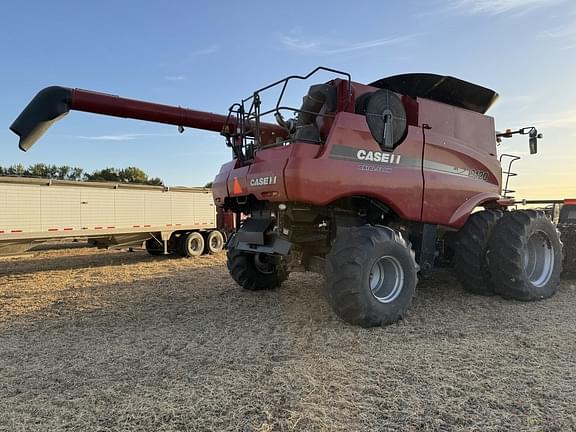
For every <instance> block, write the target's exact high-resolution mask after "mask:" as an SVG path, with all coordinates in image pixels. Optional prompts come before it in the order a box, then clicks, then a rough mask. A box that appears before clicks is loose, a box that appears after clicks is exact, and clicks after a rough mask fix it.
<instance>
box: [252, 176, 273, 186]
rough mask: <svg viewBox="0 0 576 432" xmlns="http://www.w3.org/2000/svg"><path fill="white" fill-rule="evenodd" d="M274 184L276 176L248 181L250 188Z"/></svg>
mask: <svg viewBox="0 0 576 432" xmlns="http://www.w3.org/2000/svg"><path fill="white" fill-rule="evenodd" d="M275 184H276V176H270V177H256V178H253V179H250V186H269V185H275Z"/></svg>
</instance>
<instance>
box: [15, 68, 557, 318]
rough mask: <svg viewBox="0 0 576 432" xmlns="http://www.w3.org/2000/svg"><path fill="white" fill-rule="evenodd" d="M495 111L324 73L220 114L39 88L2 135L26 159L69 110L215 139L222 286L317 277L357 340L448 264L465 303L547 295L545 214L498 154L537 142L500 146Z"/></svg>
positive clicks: (549, 267) (434, 86)
mask: <svg viewBox="0 0 576 432" xmlns="http://www.w3.org/2000/svg"><path fill="white" fill-rule="evenodd" d="M318 73H324V74H330V75H332V77H331V79H329V80H328V81H326V80H322V81H320V82H316V83H314V84H313V85H312V86H310V88H309V91H308V92H307V94H306V95H304V98H303V101H302V104H301V105H300V106H297V107H293V106H287V105H285V103H284V102H283V101H284V100H285V98H284V97H285V95H286V92H287V89H288V87H289V84H290V83H292V82H294V81H300V82H302V81H304V80H309V79H310V78H312V77H313V76H315V75H316V74H318ZM271 94H275V96H273V98H272V99H270V95H271ZM497 97H498V94H497V93H496V92H495V91H494V90H491V89H489V88H486V87H483V86H480V85H477V84H473V83H470V82H467V81H464V80H461V79H458V78H454V77H450V76H443V75H436V74H430V73H410V74H402V75H395V76H390V77H384V78H381V79H377V80H375V81H373V82H371V83H367V84H366V83H359V82H356V81H353V80H352V78H351V75H350V74H349V73H347V72H342V71H337V70H334V69H330V68H324V67H319V68H316V69H315V70H313V71H312V72H311V73H309V74H307V75H304V76H299V75H291V76H288V77H286V78H284V79H281V80H279V81H276V82H274V83H272V84H270V85H267V86H265V87H262V88H260V89H258V90H256V91H254V92H252V94H250V95H249V96H247V97H246V98H244V99H241V100H240V101H239V102H237V103H234V104H232V105H231V106H230V108H229V109H228V112H227V114H212V113H207V112H202V111H196V110H191V109H186V108H182V107H176V106H168V105H161V104H155V103H150V102H144V101H138V100H134V99H126V98H122V97H119V96H114V95H107V94H103V93H96V92H91V91H87V90H80V89H72V88H66V87H49V88H46V89H44V90H42V91H41V92H40V93H38V94H37V95H36V97H35V98H34V99H33V100H32V101H31V102H30V103H29V104H28V106H27V107H26V108H25V109H24V111H23V112H22V113H21V114H20V115H19V116H18V118H17V119H16V120H15V121H14V123H13V124H12V126H11V130H12V131H13V132H14V133H16V134H17V135H18V136H19V137H20V142H19V146H20V148H21V149H22V150H28V149H29V148H30V147H31V146H32V145H33V144H34V143H35V142H36V141H37V140H38V138H39V137H40V136H41V135H42V134H43V133H44V132H45V131H46V129H47V128H49V127H50V126H51V125H52V123H54V122H55V121H57V120H59V119H60V118H62V117H63V116H64V115H65V114H67V113H68V112H69V111H71V110H78V111H84V112H93V113H98V114H104V115H110V116H115V117H127V118H134V119H140V120H147V121H153V122H159V123H165V124H172V125H175V126H178V128H179V130H183V129H184V128H185V127H192V128H199V129H204V130H211V131H216V132H220V133H221V134H222V135H223V136H224V138H225V142H226V144H227V145H228V147H230V149H231V151H232V154H233V157H232V160H231V161H230V162H228V163H226V164H224V165H223V166H222V167H221V169H220V172H219V173H218V174H217V175H216V177H215V180H214V183H213V193H214V200H215V203H216V205H217V206H218V207H219V208H222V209H224V210H227V211H231V212H234V213H235V215H236V218H237V219H236V220H237V224H236V226H237V227H238V228H237V230H236V231H235V233H234V234H233V235H232V236H231V238H230V239H229V241H228V242H227V248H228V253H227V257H228V262H227V265H228V269H229V272H230V275H231V277H232V278H233V279H234V280H235V281H236V282H237V283H238V285H240V286H241V287H242V288H244V289H247V290H254V291H255V290H265V289H272V288H276V287H278V286H280V285H281V284H282V282H283V281H284V280H285V279H286V278H287V277H288V274H289V273H290V272H291V271H302V270H311V271H318V272H321V273H323V274H324V275H325V281H326V282H325V292H326V296H327V299H328V301H329V302H330V304H331V305H332V307H333V309H334V311H335V313H336V314H337V315H338V316H339V317H341V318H342V319H343V320H345V321H347V322H349V323H352V324H356V325H361V326H365V327H368V326H377V325H386V324H390V323H393V322H395V321H397V320H399V319H401V318H402V317H403V316H404V314H405V313H406V311H407V310H408V308H409V305H410V303H411V301H412V298H413V296H414V294H415V290H416V285H417V281H418V276H419V275H426V274H428V273H430V272H431V271H432V269H433V268H434V266H435V265H436V263H437V262H438V260H439V259H441V258H443V257H442V254H444V252H448V256H449V257H450V258H449V259H452V257H453V261H454V266H455V271H456V276H457V277H458V279H459V281H460V283H461V284H462V286H463V288H464V289H465V290H467V291H469V292H472V293H475V294H481V295H494V294H498V295H500V296H502V297H504V298H508V299H516V300H522V301H535V300H541V299H545V298H548V297H550V296H552V295H554V294H555V293H556V291H557V290H558V287H559V281H560V273H561V271H562V243H561V241H560V239H559V236H558V233H557V231H556V227H555V226H554V225H553V224H552V222H551V221H550V220H549V219H548V218H547V217H546V216H545V215H544V213H543V212H538V211H534V210H514V209H513V208H514V200H513V199H512V198H511V197H509V196H507V191H506V189H507V188H506V187H503V184H505V180H504V179H503V170H502V164H501V161H500V160H499V158H498V149H497V139H503V138H510V137H512V136H514V135H527V136H528V138H529V145H530V153H531V154H534V153H536V152H537V146H538V139H539V138H540V137H541V135H540V134H539V133H538V131H537V130H536V128H535V127H532V126H530V127H523V128H521V129H517V130H514V131H513V130H507V131H506V132H505V133H500V134H498V133H496V130H495V126H494V119H493V118H492V117H490V116H489V115H486V112H487V111H488V109H489V108H490V107H491V105H492V104H493V103H494V101H495V100H496V99H497ZM270 100H271V101H272V102H270ZM443 245H448V246H449V247H443Z"/></svg>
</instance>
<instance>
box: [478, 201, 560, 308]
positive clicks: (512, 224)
mask: <svg viewBox="0 0 576 432" xmlns="http://www.w3.org/2000/svg"><path fill="white" fill-rule="evenodd" d="M488 247H489V251H490V253H489V256H488V261H489V269H490V273H491V275H492V281H493V283H494V291H495V292H496V293H498V294H500V295H501V296H502V297H504V298H509V299H515V300H522V301H535V300H541V299H545V298H548V297H551V296H553V295H554V294H555V293H556V291H558V287H559V285H560V273H561V272H562V243H561V242H560V238H559V235H558V231H556V227H555V226H554V225H553V224H552V222H551V221H550V219H548V218H547V217H546V216H545V215H544V213H542V212H539V211H536V210H518V211H513V212H510V213H506V214H504V216H503V217H502V219H500V221H499V222H498V223H497V224H496V226H495V227H494V230H493V232H492V237H491V239H490V242H489V246H488Z"/></svg>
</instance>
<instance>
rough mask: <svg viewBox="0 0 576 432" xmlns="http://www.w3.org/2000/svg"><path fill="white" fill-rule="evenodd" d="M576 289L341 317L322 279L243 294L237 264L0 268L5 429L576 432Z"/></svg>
mask: <svg viewBox="0 0 576 432" xmlns="http://www.w3.org/2000/svg"><path fill="white" fill-rule="evenodd" d="M575 311H576V284H575V283H574V281H571V280H565V281H563V283H562V287H561V290H560V292H559V294H558V295H556V296H555V297H554V298H552V299H549V300H547V301H543V302H539V303H519V302H510V301H504V300H501V299H499V298H497V297H493V298H484V297H478V296H473V295H470V294H467V293H465V292H463V291H462V290H461V289H460V288H459V286H458V284H457V283H456V282H455V280H454V279H453V277H452V276H451V275H450V273H448V272H443V273H440V274H438V275H436V276H434V277H433V278H432V279H428V280H424V281H422V282H421V283H420V285H419V290H418V297H417V298H416V299H415V301H414V304H413V307H412V308H411V310H410V313H409V315H408V316H407V318H406V319H405V320H404V321H403V322H401V323H399V324H397V325H393V326H390V327H387V328H378V329H370V330H364V329H361V328H356V327H351V326H349V325H347V324H345V323H343V322H341V321H339V320H338V319H337V318H336V317H335V316H334V315H333V314H332V312H331V310H330V308H329V307H328V306H327V304H326V302H325V301H324V299H323V297H322V278H321V277H319V276H317V275H314V274H293V275H291V276H290V278H289V280H288V281H287V282H286V283H285V284H284V286H283V287H282V288H281V289H279V290H277V291H274V292H260V293H252V292H242V291H241V290H240V289H239V288H238V287H237V286H235V284H234V283H233V282H232V280H231V279H230V278H229V276H228V274H227V271H226V269H225V264H224V256H223V255H219V256H216V257H210V256H208V257H201V258H198V259H189V260H184V259H173V258H162V257H161V258H153V257H149V256H148V255H147V254H146V253H144V252H135V253H128V252H102V251H95V250H92V249H73V250H55V251H41V252H36V253H35V254H34V256H27V257H22V258H19V259H13V260H2V261H0V430H3V431H4V430H6V431H197V430H214V431H228V430H241V431H260V432H264V431H273V430H298V431H314V430H325V431H386V430H402V431H453V430H454V431H520V430H535V431H536V430H537V431H566V430H576V313H575Z"/></svg>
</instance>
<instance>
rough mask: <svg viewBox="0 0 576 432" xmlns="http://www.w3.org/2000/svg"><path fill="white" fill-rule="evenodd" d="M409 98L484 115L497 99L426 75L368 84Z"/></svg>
mask: <svg viewBox="0 0 576 432" xmlns="http://www.w3.org/2000/svg"><path fill="white" fill-rule="evenodd" d="M370 85H371V86H372V87H378V88H382V89H388V90H391V91H393V92H396V93H401V94H404V95H407V96H411V97H414V98H416V97H420V98H425V99H431V100H435V101H437V102H442V103H445V104H448V105H452V106H455V107H459V108H465V109H468V110H471V111H476V112H478V113H481V114H484V113H485V112H486V111H488V109H489V108H490V107H491V106H492V104H493V103H494V102H495V101H496V99H498V93H496V92H495V91H494V90H490V89H489V88H486V87H482V86H479V85H477V84H472V83H470V82H467V81H463V80H461V79H458V78H454V77H451V76H445V75H436V74H429V73H411V74H402V75H394V76H391V77H388V78H382V79H379V80H378V81H374V82H373V83H371V84H370Z"/></svg>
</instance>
